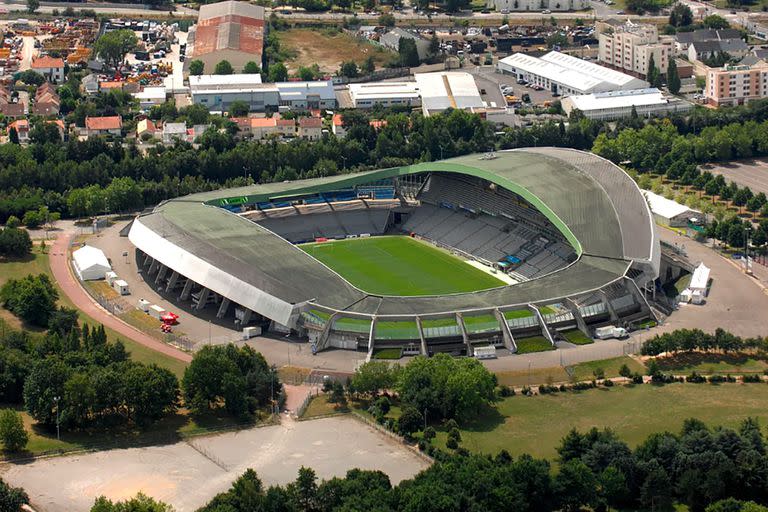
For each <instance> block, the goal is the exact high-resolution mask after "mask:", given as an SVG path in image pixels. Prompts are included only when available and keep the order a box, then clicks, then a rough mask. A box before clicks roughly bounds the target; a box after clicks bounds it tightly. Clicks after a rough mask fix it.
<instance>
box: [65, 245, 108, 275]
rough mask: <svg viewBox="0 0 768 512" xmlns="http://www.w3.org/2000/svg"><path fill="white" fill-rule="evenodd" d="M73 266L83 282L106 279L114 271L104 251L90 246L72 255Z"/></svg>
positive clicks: (85, 246)
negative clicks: (108, 273)
mask: <svg viewBox="0 0 768 512" xmlns="http://www.w3.org/2000/svg"><path fill="white" fill-rule="evenodd" d="M72 264H73V265H74V267H75V273H76V274H77V277H78V278H80V280H81V281H93V280H95V279H104V276H105V275H106V274H107V272H109V271H111V270H112V266H111V265H110V264H109V260H107V257H106V256H105V255H104V251H102V250H101V249H97V248H96V247H92V246H90V245H84V246H83V247H81V248H80V249H78V250H76V251H75V252H73V253H72Z"/></svg>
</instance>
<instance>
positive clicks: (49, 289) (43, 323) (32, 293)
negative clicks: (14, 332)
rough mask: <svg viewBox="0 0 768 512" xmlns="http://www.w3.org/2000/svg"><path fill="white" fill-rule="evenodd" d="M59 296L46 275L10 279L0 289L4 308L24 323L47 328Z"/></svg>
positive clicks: (0, 297)
mask: <svg viewBox="0 0 768 512" xmlns="http://www.w3.org/2000/svg"><path fill="white" fill-rule="evenodd" d="M58 298H59V294H58V292H57V291H56V288H55V287H54V286H53V283H52V282H51V280H50V278H49V277H48V276H47V275H46V274H38V275H36V276H35V275H32V274H29V275H28V276H26V277H22V278H21V279H10V280H8V282H6V283H5V284H4V285H3V287H2V289H0V300H2V302H3V304H4V305H5V307H6V308H8V309H9V310H10V311H11V312H13V314H15V315H17V316H18V317H20V318H21V319H23V320H24V321H26V322H29V323H31V324H33V325H37V326H40V327H48V319H49V318H50V316H51V315H52V314H53V312H54V311H55V310H56V301H57V300H58Z"/></svg>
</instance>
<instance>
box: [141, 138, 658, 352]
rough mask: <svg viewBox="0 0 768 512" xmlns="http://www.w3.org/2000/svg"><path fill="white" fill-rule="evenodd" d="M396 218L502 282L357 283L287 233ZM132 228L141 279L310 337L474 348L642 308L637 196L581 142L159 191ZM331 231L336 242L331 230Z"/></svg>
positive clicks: (308, 235) (644, 259) (329, 236)
mask: <svg viewBox="0 0 768 512" xmlns="http://www.w3.org/2000/svg"><path fill="white" fill-rule="evenodd" d="M385 233H390V234H391V233H403V234H408V235H410V236H413V237H417V238H421V239H423V240H426V241H428V242H429V243H432V244H434V245H436V246H439V247H442V248H444V249H447V250H450V251H451V252H452V253H454V254H456V255H458V256H460V257H462V258H464V259H467V260H474V261H476V262H479V263H480V264H483V265H485V266H487V267H488V268H489V269H491V268H493V272H497V273H500V272H504V273H505V274H506V276H507V280H508V282H510V283H511V284H508V285H504V286H499V287H496V288H491V289H486V290H480V291H475V292H469V293H455V294H447V295H441V296H423V295H422V296H383V295H374V294H371V293H368V292H366V291H364V290H361V289H358V288H356V287H355V286H353V285H352V284H351V283H350V282H348V281H347V280H345V279H344V278H342V277H341V275H339V274H338V273H337V272H336V271H334V270H333V269H331V268H329V267H327V266H325V265H324V264H323V263H321V262H320V261H318V260H317V259H315V258H313V257H312V256H310V255H309V254H307V253H306V252H304V251H303V250H301V249H300V248H299V247H297V244H300V243H302V242H310V241H317V240H321V241H326V240H328V241H330V240H333V239H340V238H344V239H347V238H356V237H361V236H362V237H368V236H376V235H380V234H385ZM129 239H130V241H131V242H132V243H133V245H135V247H136V248H137V259H136V261H137V264H138V265H139V270H140V271H141V272H142V274H143V277H144V279H145V280H147V281H148V282H152V283H155V284H156V285H157V286H161V287H163V288H164V290H165V291H166V293H169V294H173V296H174V297H176V296H177V295H176V294H178V300H179V301H191V303H192V306H193V308H195V309H203V308H206V307H207V308H216V309H215V311H216V316H217V317H218V318H220V319H222V321H225V320H226V319H231V320H232V321H233V322H235V323H236V325H238V326H244V325H246V324H248V323H250V322H259V323H261V324H262V325H264V326H266V325H267V324H269V325H270V326H271V328H273V329H277V330H283V331H284V330H285V329H291V330H292V331H294V333H296V334H298V335H299V336H306V337H308V338H309V340H310V341H311V342H312V344H313V349H315V350H322V349H325V348H328V347H339V348H347V349H355V350H361V351H367V352H368V354H369V356H370V355H371V354H372V353H373V351H374V350H375V349H379V348H385V347H404V348H406V349H407V350H409V351H412V352H414V353H425V354H426V353H433V352H437V351H446V352H452V353H464V354H470V355H471V354H472V353H473V351H474V347H477V346H480V345H483V346H487V345H488V344H489V343H491V344H495V345H497V346H498V347H503V348H506V349H508V350H510V351H513V352H514V351H516V350H517V344H516V340H520V339H524V338H526V337H530V336H537V337H538V336H543V337H544V338H546V339H547V340H549V341H550V342H551V343H553V344H554V342H555V340H556V339H557V333H558V332H560V331H564V330H569V329H579V330H581V331H582V332H584V333H585V334H587V335H591V334H593V329H594V328H595V327H596V326H601V325H607V324H622V325H630V324H632V323H635V322H641V321H643V320H645V319H648V318H653V314H654V313H653V311H652V309H651V308H650V307H649V304H648V302H647V301H646V299H645V294H644V290H646V289H649V288H650V287H652V286H653V283H654V281H655V280H656V278H657V277H658V275H659V266H660V246H659V241H658V238H657V236H656V233H655V229H654V223H653V217H652V215H651V212H650V210H649V207H648V204H647V202H646V200H645V198H644V197H643V195H642V194H641V192H640V190H639V189H638V187H637V186H636V184H635V183H634V181H633V180H632V179H631V178H630V177H629V176H628V175H627V174H626V173H625V172H624V171H623V170H621V169H620V168H619V167H617V166H615V165H614V164H612V163H611V162H609V161H607V160H604V159H602V158H600V157H598V156H595V155H593V154H590V153H585V152H581V151H576V150H570V149H563V148H526V149H519V150H513V151H504V152H499V153H494V154H486V155H481V154H474V155H467V156H463V157H459V158H453V159H449V160H443V161H438V162H431V163H421V164H416V165H411V166H406V167H399V168H391V169H382V170H376V171H368V172H363V173H356V174H347V175H340V176H332V177H327V178H318V179H312V180H301V181H294V182H283V183H270V184H263V185H254V186H249V187H243V188H237V189H229V190H219V191H214V192H206V193H201V194H194V195H191V196H186V197H182V198H177V199H173V200H169V201H166V202H164V203H161V204H160V205H158V206H157V207H155V208H154V209H153V210H152V211H151V212H149V213H145V214H142V215H140V216H139V217H137V218H136V220H135V221H134V222H133V225H132V227H131V229H130V232H129ZM329 243H333V242H332V241H330V242H329Z"/></svg>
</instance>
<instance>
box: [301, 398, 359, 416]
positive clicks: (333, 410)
mask: <svg viewBox="0 0 768 512" xmlns="http://www.w3.org/2000/svg"><path fill="white" fill-rule="evenodd" d="M343 412H349V408H348V407H342V406H339V405H338V404H332V403H331V402H329V401H328V395H326V394H321V395H317V396H316V397H315V398H313V399H312V401H311V402H309V405H308V406H307V408H306V409H305V410H304V414H302V415H301V419H303V420H306V419H310V418H316V417H318V416H327V415H328V414H337V413H343Z"/></svg>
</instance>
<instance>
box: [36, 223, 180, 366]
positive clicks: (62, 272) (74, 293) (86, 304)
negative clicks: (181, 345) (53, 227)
mask: <svg viewBox="0 0 768 512" xmlns="http://www.w3.org/2000/svg"><path fill="white" fill-rule="evenodd" d="M72 236H74V235H73V233H60V234H59V236H58V237H57V238H56V241H55V242H54V243H53V247H52V248H51V250H50V264H51V272H53V277H54V279H56V282H57V283H59V286H60V287H61V289H62V291H63V292H64V295H66V296H67V297H68V298H69V300H71V301H72V303H73V304H74V305H75V307H77V309H79V310H80V311H82V312H83V313H85V314H86V315H88V316H90V317H91V318H93V319H94V320H95V321H97V322H100V323H102V324H104V326H105V327H109V328H110V329H112V330H113V331H116V332H117V333H118V334H120V335H121V336H125V337H126V338H128V339H130V340H132V341H135V342H136V343H139V344H141V345H144V346H145V347H147V348H151V349H152V350H156V351H157V352H160V353H161V354H165V355H167V356H170V357H173V358H174V359H178V360H179V361H184V362H190V361H192V356H191V355H190V354H187V353H186V352H182V351H181V350H178V349H176V348H174V347H172V346H170V345H166V344H165V343H162V342H161V341H158V340H156V339H154V338H152V337H151V336H149V335H147V334H144V333H143V332H141V331H139V330H138V329H136V328H134V327H132V326H130V325H128V324H126V323H125V322H123V321H122V320H120V319H119V318H117V317H115V316H113V315H111V314H110V313H109V312H107V311H106V310H105V309H103V308H102V307H101V306H100V305H99V304H98V303H97V302H95V301H94V300H93V299H92V298H91V296H90V295H88V293H87V292H86V291H85V290H84V289H83V287H82V286H81V285H80V283H79V282H78V281H77V278H76V277H75V276H74V275H73V274H72V271H71V269H70V266H69V262H68V261H67V248H68V247H69V241H70V240H71V238H72Z"/></svg>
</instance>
